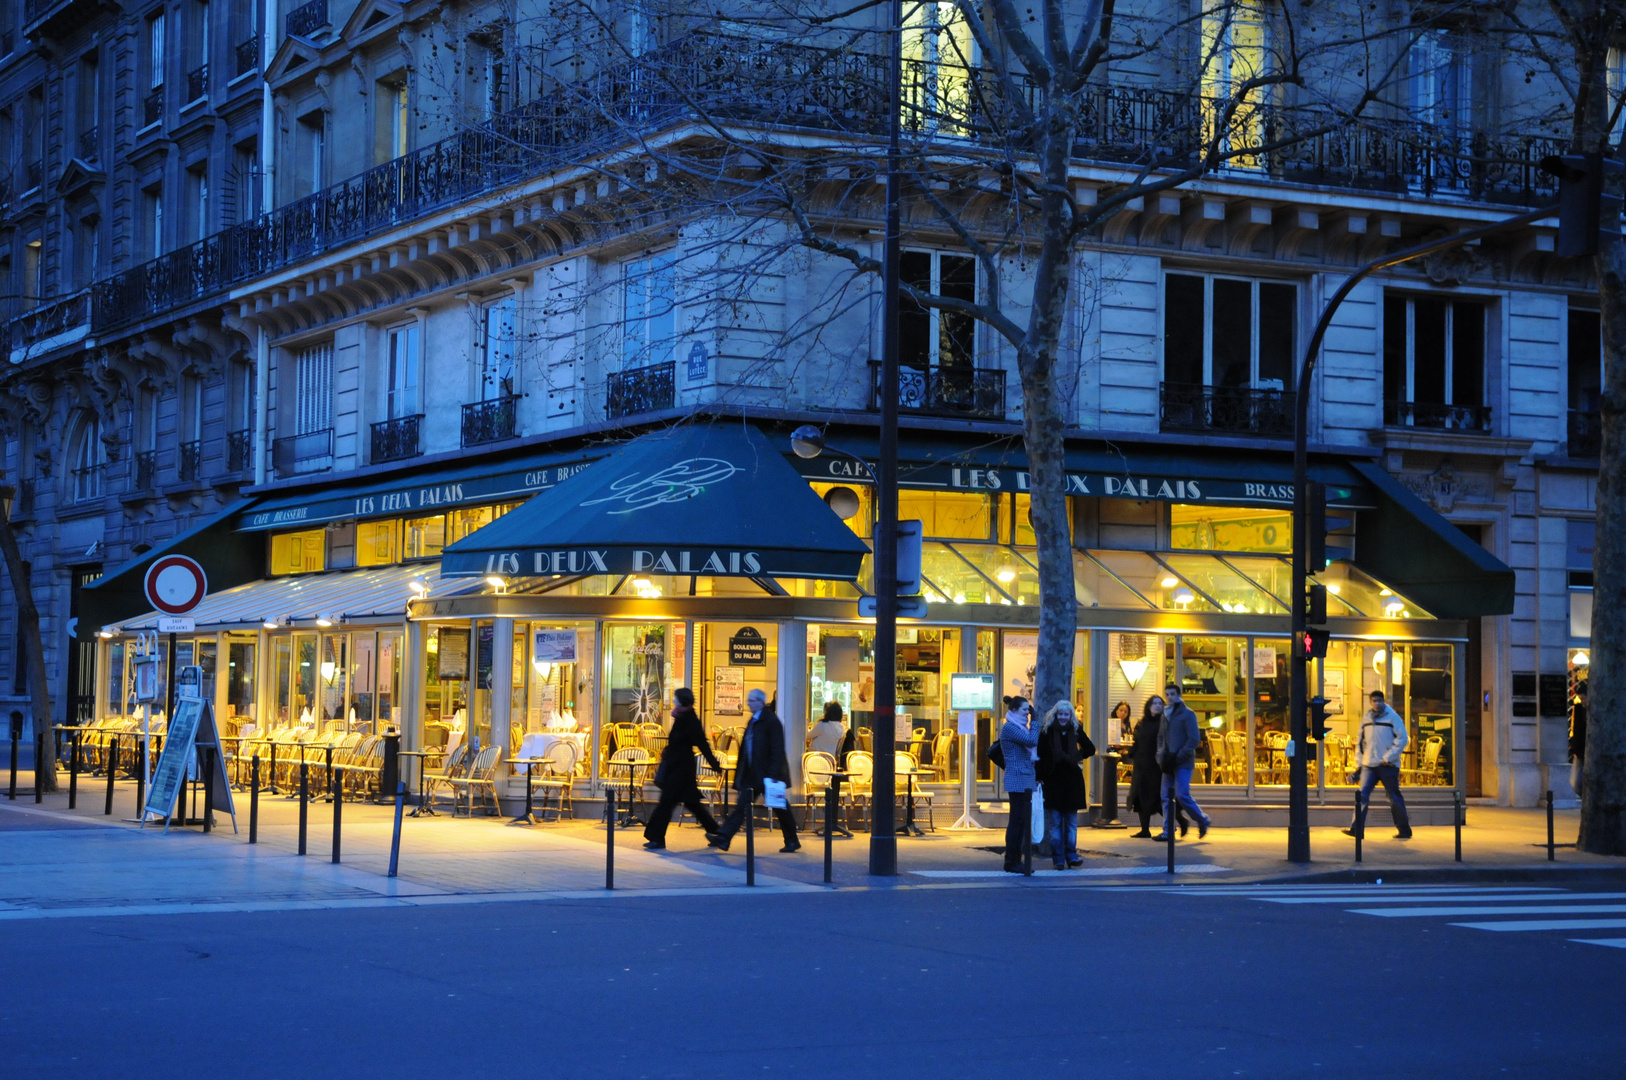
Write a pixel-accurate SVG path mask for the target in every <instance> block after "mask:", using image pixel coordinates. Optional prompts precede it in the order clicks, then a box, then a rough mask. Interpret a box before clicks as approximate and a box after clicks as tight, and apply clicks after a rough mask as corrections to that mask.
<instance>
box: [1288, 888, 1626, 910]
mask: <svg viewBox="0 0 1626 1080" xmlns="http://www.w3.org/2000/svg"><path fill="white" fill-rule="evenodd" d="M1578 895H1584V896H1585V898H1586V899H1588V900H1626V893H1585V894H1576V893H1566V892H1559V893H1547V894H1545V895H1543V894H1540V893H1537V894H1534V895H1532V894H1530V893H1436V894H1434V895H1428V896H1417V895H1412V896H1393V897H1382V896H1306V897H1289V896H1261V897H1260V898H1259V899H1260V900H1262V901H1264V902H1265V903H1267V904H1348V903H1351V902H1352V901H1353V902H1359V903H1362V904H1417V903H1429V904H1443V903H1447V902H1454V903H1464V902H1483V903H1506V902H1508V901H1519V902H1529V903H1534V902H1536V901H1538V900H1540V901H1548V902H1551V903H1555V904H1562V903H1565V902H1568V901H1573V900H1575V899H1577V898H1578ZM1418 910H1422V909H1420V908H1419V909H1418Z"/></svg>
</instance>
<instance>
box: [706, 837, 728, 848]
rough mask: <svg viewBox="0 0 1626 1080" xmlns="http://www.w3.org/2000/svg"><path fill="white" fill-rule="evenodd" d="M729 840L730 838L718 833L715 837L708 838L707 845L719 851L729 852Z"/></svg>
mask: <svg viewBox="0 0 1626 1080" xmlns="http://www.w3.org/2000/svg"><path fill="white" fill-rule="evenodd" d="M728 839H729V838H728V837H726V836H724V835H723V834H722V833H717V834H715V835H712V836H708V837H706V843H707V844H710V845H711V846H712V847H714V848H716V849H717V850H718V851H727V850H728Z"/></svg>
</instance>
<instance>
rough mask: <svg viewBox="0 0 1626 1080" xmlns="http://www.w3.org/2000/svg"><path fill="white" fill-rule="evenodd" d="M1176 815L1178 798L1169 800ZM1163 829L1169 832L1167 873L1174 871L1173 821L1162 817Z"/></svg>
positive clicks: (1178, 804)
mask: <svg viewBox="0 0 1626 1080" xmlns="http://www.w3.org/2000/svg"><path fill="white" fill-rule="evenodd" d="M1171 801H1172V804H1173V809H1174V812H1175V814H1176V815H1178V814H1179V810H1180V802H1179V800H1177V799H1176V800H1171ZM1163 831H1164V832H1166V833H1168V834H1169V873H1171V874H1172V873H1174V822H1172V821H1170V820H1169V819H1168V818H1164V819H1163Z"/></svg>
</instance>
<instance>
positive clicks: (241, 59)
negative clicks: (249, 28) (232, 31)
mask: <svg viewBox="0 0 1626 1080" xmlns="http://www.w3.org/2000/svg"><path fill="white" fill-rule="evenodd" d="M259 66H260V38H259V35H258V34H256V35H255V36H254V37H251V38H249V39H248V40H247V41H240V42H238V43H237V74H238V75H247V74H248V73H249V72H251V71H254V70H255V69H257V68H258V67H259Z"/></svg>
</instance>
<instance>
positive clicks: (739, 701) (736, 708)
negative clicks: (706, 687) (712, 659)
mask: <svg viewBox="0 0 1626 1080" xmlns="http://www.w3.org/2000/svg"><path fill="white" fill-rule="evenodd" d="M713 677H714V682H713V684H712V701H711V711H712V713H714V714H715V715H717V716H740V715H741V714H743V713H744V712H745V669H744V668H741V667H720V668H716V669H715V670H714V671H713Z"/></svg>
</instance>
